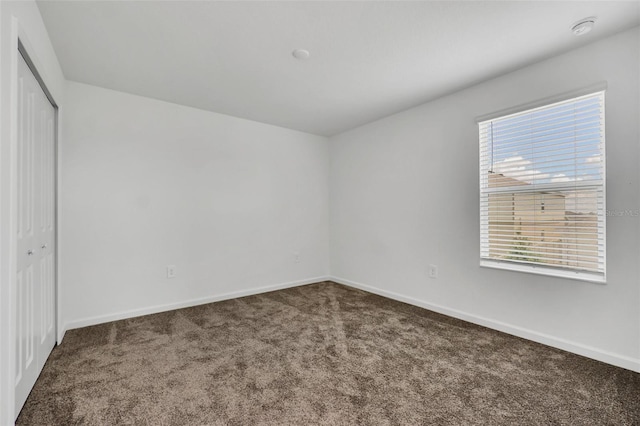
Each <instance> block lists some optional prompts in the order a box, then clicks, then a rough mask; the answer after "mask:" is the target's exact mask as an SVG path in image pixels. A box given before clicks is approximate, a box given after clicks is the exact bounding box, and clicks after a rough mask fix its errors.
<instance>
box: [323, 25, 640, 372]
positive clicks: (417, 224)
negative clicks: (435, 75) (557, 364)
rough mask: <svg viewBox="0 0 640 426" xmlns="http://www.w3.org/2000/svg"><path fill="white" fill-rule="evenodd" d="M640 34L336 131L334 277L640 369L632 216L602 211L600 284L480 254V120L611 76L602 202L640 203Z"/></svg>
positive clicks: (612, 206) (615, 205)
mask: <svg viewBox="0 0 640 426" xmlns="http://www.w3.org/2000/svg"><path fill="white" fill-rule="evenodd" d="M639 38H640V37H639V31H638V29H635V30H632V31H627V32H625V33H622V34H618V35H616V36H613V37H611V38H608V39H605V40H602V41H600V42H597V43H595V44H591V45H588V46H586V47H583V48H580V49H577V50H574V51H571V52H568V53H566V54H563V55H561V56H558V57H555V58H551V59H549V60H546V61H544V62H541V63H538V64H535V65H532V66H529V67H526V68H523V69H520V70H518V71H516V72H513V73H510V74H507V75H504V76H501V77H499V78H496V79H494V80H491V81H487V82H485V83H482V84H479V85H477V86H474V87H471V88H469V89H466V90H463V91H460V92H458V93H455V94H453V95H450V96H447V97H444V98H441V99H438V100H435V101H433V102H430V103H427V104H424V105H422V106H419V107H416V108H413V109H410V110H407V111H405V112H402V113H399V114H396V115H393V116H390V117H387V118H384V119H381V120H379V121H376V122H373V123H370V124H367V125H365V126H362V127H360V128H357V129H354V130H352V131H349V132H346V133H344V134H341V135H338V136H335V137H333V138H331V141H330V144H331V170H330V174H329V175H330V203H329V204H330V211H331V214H330V222H331V228H330V229H331V239H330V240H331V273H332V275H333V276H334V277H335V279H336V280H337V281H339V282H343V283H347V284H351V285H354V286H360V287H363V288H368V289H369V290H374V291H377V292H379V293H382V294H386V295H391V296H393V297H396V298H398V299H402V300H405V301H409V302H411V303H415V304H418V305H422V306H427V307H431V308H433V309H436V310H440V311H441V312H446V313H448V314H451V315H454V316H458V317H461V318H465V319H468V320H471V321H474V322H477V323H481V324H485V325H488V326H490V327H494V328H498V329H501V330H504V331H507V332H510V333H514V334H518V335H521V336H525V337H528V338H531V339H534V340H538V341H541V342H545V343H548V344H551V345H554V346H558V347H563V348H565V349H569V350H573V351H575V352H579V353H583V354H585V355H588V356H592V357H596V358H599V359H602V360H607V361H608V362H613V363H616V364H617V365H622V366H625V367H627V368H633V369H636V370H638V369H640V306H639V304H638V300H639V296H640V295H639V291H640V290H639V287H640V286H639V274H638V256H639V251H640V247H639V244H640V243H639V239H638V235H639V232H640V229H639V228H640V227H639V222H640V217H637V216H635V217H633V216H624V217H609V218H608V220H607V250H608V252H607V257H608V264H607V277H608V282H607V284H606V285H601V284H593V283H587V282H581V281H574V280H568V279H560V278H551V277H541V276H536V275H530V274H525V273H517V272H508V271H503V270H495V269H487V268H480V267H479V266H478V264H479V232H480V231H479V194H478V186H479V183H478V181H479V171H478V128H477V125H476V122H475V118H476V117H478V116H481V115H484V114H488V113H492V112H495V111H500V110H503V109H506V108H509V107H513V106H517V105H520V104H524V103H527V102H532V101H536V100H539V99H543V98H546V97H551V96H555V95H559V94H562V93H565V92H569V91H572V90H578V89H581V88H583V87H586V86H590V85H592V84H595V83H598V82H601V81H605V80H606V81H607V83H608V90H607V93H606V132H607V133H606V144H607V146H606V150H607V151H606V152H607V208H608V209H609V210H627V209H639V208H640V199H639V193H638V187H639V186H640V181H639V172H638V169H639V168H640V167H638V165H639V164H640V162H639V160H640V157H639V147H640V145H639V129H638V124H637V123H638V117H639V116H640V110H639V106H638V104H639V98H640V96H639V94H640V92H639V89H640V87H639V84H638V82H639V66H640V58H639ZM425 78H429V76H428V75H425ZM429 263H432V264H436V265H437V266H438V267H439V278H437V279H430V278H428V277H427V264H429Z"/></svg>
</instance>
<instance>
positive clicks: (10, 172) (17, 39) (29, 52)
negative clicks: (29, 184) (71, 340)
mask: <svg viewBox="0 0 640 426" xmlns="http://www.w3.org/2000/svg"><path fill="white" fill-rule="evenodd" d="M8 38H9V40H0V42H1V43H2V46H3V47H4V46H7V44H6V43H7V42H8V46H10V48H7V50H5V52H6V55H5V56H4V57H3V58H2V59H3V60H4V61H6V63H8V64H7V65H6V66H4V67H3V68H2V70H3V71H5V72H7V74H8V78H9V81H8V82H7V80H6V78H7V76H6V75H5V76H2V75H1V74H0V89H1V90H3V91H4V93H7V92H9V93H8V95H9V96H8V98H9V105H8V110H7V109H5V110H4V111H3V110H2V107H0V111H2V115H1V117H0V119H1V121H0V138H1V139H2V140H3V141H2V144H3V147H2V148H1V149H0V186H1V187H2V190H3V192H4V191H6V192H5V196H4V197H3V199H2V200H1V202H0V235H2V240H3V241H2V242H0V280H1V281H2V285H1V286H0V324H1V325H0V342H2V345H1V346H2V348H1V349H0V424H8V425H9V424H13V422H14V421H15V418H16V417H17V415H18V414H19V413H16V412H15V338H16V336H15V326H16V322H15V320H16V318H15V312H16V311H15V303H16V295H15V288H16V266H17V265H16V260H17V253H16V250H17V238H16V229H17V228H16V226H17V225H16V224H17V222H16V218H17V178H18V176H17V159H18V157H17V143H18V140H17V126H18V111H17V101H18V61H19V55H21V56H22V57H23V58H24V60H25V62H26V63H27V66H28V67H29V69H30V70H31V72H32V73H33V75H34V77H35V78H36V81H37V82H38V84H39V85H40V87H41V88H42V90H43V92H44V94H45V96H46V97H47V99H48V100H49V102H50V103H51V105H52V106H53V108H54V140H53V144H54V146H53V157H54V164H53V168H54V169H53V175H54V177H53V178H54V194H53V198H54V206H53V214H54V224H55V228H56V229H55V236H54V244H53V245H54V250H55V256H54V267H55V269H56V270H55V273H54V332H55V340H56V345H57V344H59V343H60V342H61V340H62V336H63V335H64V333H63V332H62V333H61V327H60V325H61V321H60V310H59V306H60V287H59V282H60V266H59V264H60V261H59V259H60V255H59V253H60V252H59V249H60V247H59V241H60V238H59V236H58V235H59V230H60V215H59V200H58V194H59V183H60V178H59V173H60V171H59V163H60V158H59V155H60V154H59V149H58V143H59V139H60V134H59V132H60V124H59V107H58V104H57V103H56V102H55V100H54V97H53V95H52V93H51V92H50V91H49V89H48V88H47V85H46V83H45V81H46V80H47V78H46V75H44V74H42V71H43V70H44V67H42V66H41V62H40V61H39V60H38V58H37V56H36V55H35V49H33V48H32V45H31V43H30V42H29V39H28V37H27V35H26V33H25V31H24V29H23V28H22V26H21V25H20V23H19V21H18V19H17V18H16V17H15V16H12V17H11V29H10V36H9V37H8ZM0 51H1V50H0ZM43 77H44V78H43ZM5 108H6V107H5ZM2 156H4V159H3V158H2ZM3 169H4V170H3Z"/></svg>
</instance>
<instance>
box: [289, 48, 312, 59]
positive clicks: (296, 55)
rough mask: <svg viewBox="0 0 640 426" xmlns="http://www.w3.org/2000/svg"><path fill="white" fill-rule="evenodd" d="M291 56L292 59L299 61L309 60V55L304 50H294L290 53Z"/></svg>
mask: <svg viewBox="0 0 640 426" xmlns="http://www.w3.org/2000/svg"><path fill="white" fill-rule="evenodd" d="M291 54H292V55H293V57H294V58H296V59H300V60H301V61H303V60H305V59H309V56H310V55H311V54H310V53H309V51H308V50H304V49H296V50H294V51H293V52H291Z"/></svg>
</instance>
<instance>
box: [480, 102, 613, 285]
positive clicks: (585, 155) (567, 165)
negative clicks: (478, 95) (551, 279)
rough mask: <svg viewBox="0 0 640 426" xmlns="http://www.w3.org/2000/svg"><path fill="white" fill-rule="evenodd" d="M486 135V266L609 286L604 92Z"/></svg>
mask: <svg viewBox="0 0 640 426" xmlns="http://www.w3.org/2000/svg"><path fill="white" fill-rule="evenodd" d="M479 133H480V259H481V265H482V266H490V267H496V268H503V269H510V270H517V271H524V272H533V273H541V274H547V275H554V276H562V277H569V278H578V279H584V280H590V281H598V282H604V280H605V221H606V210H605V158H604V152H605V151H604V139H605V137H604V92H603V91H602V92H598V93H593V94H590V95H586V96H581V97H578V98H574V99H570V100H568V101H564V102H558V103H554V104H551V105H546V106H543V107H540V108H535V109H531V110H528V111H524V112H520V113H517V114H510V115H507V116H503V117H498V118H495V119H491V120H486V121H481V122H480V123H479Z"/></svg>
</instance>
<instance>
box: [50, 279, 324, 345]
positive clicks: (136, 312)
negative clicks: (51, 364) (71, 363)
mask: <svg viewBox="0 0 640 426" xmlns="http://www.w3.org/2000/svg"><path fill="white" fill-rule="evenodd" d="M328 280H330V277H328V276H321V277H315V278H308V279H306V280H298V281H290V282H286V283H280V284H273V285H268V286H263V287H253V288H249V289H246V290H240V291H233V292H230V293H223V294H218V295H213V296H207V297H202V298H198V299H190V300H185V301H182V302H176V303H168V304H165V305H156V306H149V307H146V308H140V309H131V310H128V311H121V312H115V313H112V314H107V315H99V316H95V317H89V318H83V319H79V320H75V321H70V322H68V323H66V324H64V326H63V327H62V330H61V332H60V333H59V336H58V344H60V342H62V338H63V337H64V334H65V332H66V331H67V330H73V329H75V328H82V327H88V326H91V325H97V324H103V323H105V322H111V321H118V320H122V319H127V318H134V317H139V316H143V315H150V314H157V313H159V312H166V311H173V310H175V309H182V308H189V307H192V306H197V305H204V304H206V303H212V302H219V301H221V300H229V299H236V298H238V297H244V296H252V295H254V294H260V293H267V292H269V291H274V290H282V289H285V288H290V287H298V286H301V285H306V284H314V283H318V282H322V281H328Z"/></svg>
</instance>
